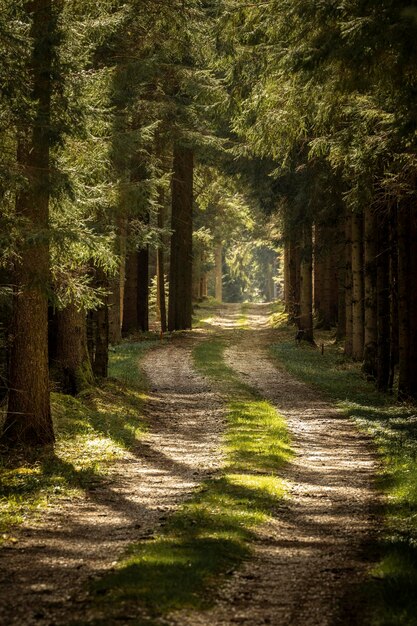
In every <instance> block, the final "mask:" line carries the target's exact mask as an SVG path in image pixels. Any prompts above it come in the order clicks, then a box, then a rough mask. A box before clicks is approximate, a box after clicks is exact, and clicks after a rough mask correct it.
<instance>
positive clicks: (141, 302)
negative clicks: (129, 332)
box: [136, 246, 149, 332]
mask: <svg viewBox="0 0 417 626" xmlns="http://www.w3.org/2000/svg"><path fill="white" fill-rule="evenodd" d="M137 262H138V279H137V280H138V282H137V289H138V293H137V301H136V306H137V328H138V330H140V331H142V332H147V331H148V330H149V247H148V246H146V248H143V249H142V250H139V252H138V255H137Z"/></svg>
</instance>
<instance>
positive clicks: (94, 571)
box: [0, 305, 377, 626]
mask: <svg viewBox="0 0 417 626" xmlns="http://www.w3.org/2000/svg"><path fill="white" fill-rule="evenodd" d="M268 315H269V307H267V306H264V305H258V306H250V307H246V309H245V311H244V320H243V322H244V327H242V309H241V306H239V305H229V306H225V307H222V308H221V310H219V312H218V314H216V313H214V314H213V316H212V319H210V320H209V322H208V323H207V324H206V327H205V328H203V329H201V330H197V331H194V332H193V333H189V334H187V335H186V336H180V337H178V338H175V339H174V340H172V341H171V342H169V343H168V344H161V346H160V347H158V348H156V349H154V350H152V351H151V352H149V353H148V354H147V356H146V358H145V362H144V367H145V371H146V373H147V376H148V378H149V382H150V387H151V391H150V400H149V402H148V404H147V408H146V411H147V415H148V418H149V419H148V422H149V427H150V430H149V433H147V434H146V435H145V436H144V438H142V439H141V440H140V441H139V442H138V444H137V446H136V448H135V449H134V450H133V451H132V452H130V453H127V454H126V457H125V459H123V460H121V461H120V462H119V463H118V465H117V468H116V470H117V471H116V473H115V474H112V475H111V476H110V477H109V480H108V483H107V484H103V485H100V486H99V487H98V488H96V489H94V490H91V491H89V492H88V493H87V497H86V498H85V499H82V500H77V501H68V502H60V503H58V504H57V505H55V506H53V507H51V508H50V509H48V511H47V513H46V514H45V515H44V516H43V519H41V520H40V521H39V522H37V523H32V524H31V525H29V524H27V525H26V526H25V527H24V528H22V530H21V532H20V533H19V542H18V543H17V544H16V545H15V546H13V547H10V548H7V549H3V550H0V623H1V624H3V623H4V624H7V626H9V625H10V626H17V625H19V626H29V625H31V626H32V625H34V624H37V625H40V626H46V625H47V624H48V625H49V626H52V625H55V624H56V625H64V624H65V625H69V624H71V623H73V622H74V620H75V621H79V622H83V623H86V622H89V621H90V620H91V621H92V620H94V623H95V624H98V623H100V624H103V625H105V626H107V625H108V624H109V625H110V624H116V623H118V624H123V623H132V622H131V621H130V620H129V621H123V616H122V615H120V616H119V617H118V618H115V620H113V619H108V618H107V617H106V615H105V614H102V613H100V609H99V610H98V611H97V607H96V606H94V602H92V600H91V596H89V593H88V586H89V583H90V581H91V579H94V578H98V577H100V576H102V575H103V574H105V573H106V572H108V571H109V570H111V569H112V567H113V564H114V561H115V560H116V559H118V558H119V557H120V555H121V554H122V553H123V551H124V550H125V549H126V547H127V546H128V545H129V544H130V543H132V542H135V541H137V540H140V539H143V538H146V537H149V536H152V535H153V533H155V532H158V529H159V528H160V526H161V525H162V526H163V525H164V522H165V519H166V517H167V516H168V515H169V514H170V513H171V512H172V511H174V510H175V509H176V508H177V507H178V506H179V505H180V504H181V503H182V502H184V500H185V499H186V498H187V497H188V496H189V495H190V494H191V493H193V491H194V490H195V487H196V486H197V485H198V484H200V483H201V482H202V481H203V480H205V479H206V478H209V477H210V475H211V474H212V473H214V472H216V470H217V469H218V468H220V467H221V465H222V457H221V454H220V452H219V450H220V445H221V435H222V432H223V429H224V427H225V398H224V397H222V395H221V394H220V393H218V392H217V391H216V385H215V383H213V382H211V381H209V380H208V379H206V378H204V377H203V376H201V375H199V374H197V373H196V372H195V370H194V369H193V363H192V350H193V348H194V347H195V345H197V343H198V342H200V341H204V340H205V339H207V338H210V337H212V338H216V337H221V338H222V340H224V341H225V342H226V343H227V344H228V346H229V348H228V350H227V352H226V359H227V362H228V365H230V366H231V367H232V368H233V369H234V370H235V371H237V372H239V373H240V375H241V376H242V377H243V378H244V380H245V382H247V383H249V384H250V385H252V386H253V387H255V388H257V389H258V390H259V391H260V392H261V394H262V395H264V396H265V397H266V398H267V399H269V401H271V402H272V403H273V404H274V405H275V406H276V407H277V409H278V410H279V411H280V412H281V413H283V414H284V415H285V416H286V417H287V418H288V422H289V428H290V431H291V434H292V437H293V447H294V448H295V451H296V456H295V458H294V459H293V461H292V462H291V463H290V464H289V465H288V466H287V467H286V468H285V469H284V470H283V471H281V472H280V473H281V474H283V475H284V478H285V480H286V483H287V486H288V497H287V498H286V499H285V502H284V504H283V505H280V507H279V508H278V510H277V512H276V516H275V517H274V518H273V519H272V520H271V522H270V523H269V524H268V525H267V526H263V527H262V528H260V529H258V531H256V534H257V537H256V541H255V542H254V545H253V549H254V555H253V558H252V559H250V560H249V561H247V562H246V563H245V564H244V565H243V566H242V567H241V568H240V569H238V570H237V571H236V572H234V573H232V574H231V575H230V576H229V577H228V578H227V582H226V583H225V584H224V585H223V586H221V587H220V588H219V589H218V590H217V592H216V597H215V603H214V606H213V608H212V609H210V610H209V611H205V612H197V611H191V612H187V611H179V612H175V613H171V614H170V615H168V616H166V617H165V618H163V620H162V621H161V622H160V623H161V624H162V623H163V624H172V625H176V626H226V625H228V626H232V625H234V624H244V625H246V626H258V625H260V624H271V625H275V626H330V624H332V625H334V624H337V623H340V624H343V625H344V626H346V625H348V624H352V625H353V624H358V621H357V620H356V613H355V612H353V613H352V615H349V614H348V613H346V612H345V613H344V614H343V617H340V610H339V609H340V604H341V602H342V600H343V596H344V595H345V594H346V593H349V591H350V590H351V589H352V588H353V587H355V586H356V585H357V584H358V583H360V582H361V580H362V579H363V577H364V575H365V573H366V570H367V563H366V561H365V560H364V556H363V552H362V546H363V544H364V543H366V541H367V540H368V539H369V538H370V537H371V535H372V532H373V528H374V518H373V515H372V507H373V505H374V504H375V502H376V501H377V496H376V492H375V489H374V487H373V480H374V475H375V471H376V461H375V458H374V455H373V453H372V450H371V447H370V445H369V442H368V441H367V440H366V438H364V437H363V436H362V435H360V434H359V433H358V431H357V430H356V428H355V427H354V425H353V424H352V423H350V422H349V421H348V420H346V418H345V417H344V416H342V415H341V414H340V413H339V412H338V411H336V410H335V409H333V408H332V407H331V406H330V405H328V404H327V403H325V402H323V401H322V400H321V399H320V398H318V396H317V394H316V393H315V392H314V391H312V390H311V389H310V388H309V387H307V386H306V385H304V384H302V383H300V382H297V381H295V380H294V379H293V378H291V376H289V375H288V374H287V373H286V372H285V371H283V370H281V369H279V368H277V367H276V366H275V364H273V363H272V361H271V360H270V358H269V356H268V348H269V346H270V344H271V343H273V342H276V341H278V340H279V336H278V334H277V331H273V330H271V329H270V328H269V327H268ZM16 599H18V601H16ZM353 604H354V603H353ZM355 608H356V607H355ZM339 618H340V619H339ZM97 620H98V621H97ZM338 620H339V621H338ZM133 623H134V622H133ZM141 623H145V622H141ZM158 623H159V622H158Z"/></svg>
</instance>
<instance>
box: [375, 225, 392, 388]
mask: <svg viewBox="0 0 417 626" xmlns="http://www.w3.org/2000/svg"><path fill="white" fill-rule="evenodd" d="M377 242H378V257H377V280H376V291H377V338H378V339H377V345H378V349H377V355H378V358H377V364H378V367H377V386H378V389H379V390H380V391H386V390H387V389H388V382H389V373H390V330H391V328H390V285H389V282H388V278H389V257H390V255H389V246H390V241H389V219H388V216H387V215H381V214H380V215H378V235H377Z"/></svg>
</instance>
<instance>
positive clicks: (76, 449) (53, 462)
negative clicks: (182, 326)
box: [0, 341, 155, 544]
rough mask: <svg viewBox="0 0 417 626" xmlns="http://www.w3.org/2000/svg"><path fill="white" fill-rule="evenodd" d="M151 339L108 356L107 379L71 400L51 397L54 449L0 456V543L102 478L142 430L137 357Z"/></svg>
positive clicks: (143, 389)
mask: <svg viewBox="0 0 417 626" xmlns="http://www.w3.org/2000/svg"><path fill="white" fill-rule="evenodd" d="M154 343H155V342H152V341H145V342H140V343H123V344H122V345H121V346H118V347H117V348H114V349H113V351H112V353H111V358H110V372H109V373H110V378H109V379H108V380H107V381H105V382H103V384H102V385H101V386H100V387H94V388H91V389H88V390H86V391H85V392H83V393H82V394H80V395H79V396H78V397H76V398H73V397H71V396H66V395H62V394H57V393H53V394H52V398H51V403H52V413H53V419H54V427H55V433H56V438H57V443H56V446H55V450H54V453H53V454H52V453H50V452H46V453H37V454H34V455H33V459H29V460H28V459H27V456H25V458H24V457H22V456H19V454H14V455H12V456H7V455H4V454H3V455H2V457H1V461H0V544H1V543H2V542H3V543H6V544H7V543H9V542H13V541H15V538H14V536H13V529H14V528H16V526H17V525H19V524H20V523H22V522H23V521H24V520H25V519H27V518H28V517H33V516H35V515H36V514H37V513H38V512H41V511H42V510H44V509H45V507H46V506H48V504H49V503H51V502H53V501H56V500H57V499H58V498H77V497H81V496H82V494H83V492H84V491H85V490H86V489H88V488H90V487H91V486H93V485H95V484H97V482H98V481H101V480H103V479H104V478H105V476H106V474H107V473H108V471H109V468H110V467H111V464H112V462H113V461H115V460H116V459H119V458H121V457H122V456H123V454H124V453H125V451H126V450H129V449H131V448H132V447H133V446H134V445H135V442H136V441H137V439H138V438H140V436H141V433H142V432H143V431H144V429H145V425H144V421H143V419H142V418H141V408H142V404H143V401H144V399H145V397H146V395H145V394H146V381H145V380H144V378H143V376H142V375H141V374H140V369H139V361H140V358H141V356H142V355H144V354H145V352H146V351H147V350H148V349H149V348H150V347H152V346H153V345H154Z"/></svg>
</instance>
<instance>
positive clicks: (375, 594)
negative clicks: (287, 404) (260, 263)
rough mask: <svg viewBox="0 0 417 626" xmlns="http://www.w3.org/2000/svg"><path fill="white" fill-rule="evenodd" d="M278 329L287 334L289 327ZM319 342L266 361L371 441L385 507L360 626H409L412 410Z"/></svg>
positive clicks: (415, 469)
mask: <svg viewBox="0 0 417 626" xmlns="http://www.w3.org/2000/svg"><path fill="white" fill-rule="evenodd" d="M278 315H279V316H280V313H279V312H278ZM280 321H282V319H281V320H280ZM282 330H283V332H284V333H288V328H286V327H282ZM291 334H293V333H291ZM318 337H319V342H320V343H322V342H323V344H324V345H325V350H324V354H321V350H318V349H314V348H312V347H310V346H308V345H307V344H301V346H297V345H296V344H295V342H294V341H293V340H292V341H284V342H283V343H279V344H277V345H275V346H273V348H272V352H273V355H274V356H275V358H276V359H277V360H278V361H279V363H280V364H281V365H282V366H285V368H286V369H287V370H288V371H289V372H290V373H291V374H293V375H294V376H296V377H298V378H300V379H302V380H304V381H305V382H307V383H309V384H310V385H312V386H314V387H316V388H317V389H318V390H320V391H321V392H322V393H324V394H325V395H326V396H327V397H328V399H329V400H331V401H332V402H334V403H335V404H336V405H337V406H338V407H339V408H340V409H342V410H343V411H344V412H345V413H346V414H347V415H348V416H350V417H352V418H354V419H355V420H356V421H357V423H358V424H359V426H360V427H361V428H362V429H364V430H365V431H366V432H367V433H369V434H370V435H371V436H372V438H373V440H374V441H375V443H376V445H377V447H378V450H379V453H380V456H381V460H382V470H381V476H380V477H379V483H380V487H381V489H383V491H384V492H385V494H386V496H387V498H386V499H387V504H386V516H385V520H386V522H385V528H384V533H383V539H382V540H381V541H380V545H379V546H378V554H379V560H378V563H377V565H376V566H375V567H374V569H373V571H372V574H371V576H370V578H369V581H368V583H367V585H366V587H365V589H364V593H365V596H366V598H367V601H368V602H369V604H370V606H371V608H370V613H369V617H368V618H367V620H368V621H366V624H367V625H368V626H416V625H417V593H416V592H417V462H416V461H417V408H416V407H415V406H412V405H409V404H400V403H398V402H396V400H395V399H394V397H393V396H390V395H388V394H381V393H379V392H377V391H376V390H375V388H374V386H373V384H372V383H371V382H368V381H367V380H366V379H365V378H364V376H363V375H362V373H361V371H360V366H359V365H358V364H356V363H353V362H352V361H350V360H348V359H346V358H345V357H344V355H343V353H342V351H341V348H340V347H339V346H337V345H335V344H334V343H333V342H332V341H331V340H330V333H327V334H326V333H321V334H320V335H319V336H318Z"/></svg>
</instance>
